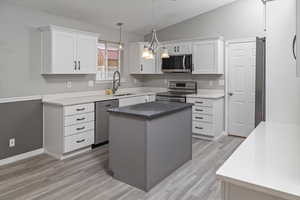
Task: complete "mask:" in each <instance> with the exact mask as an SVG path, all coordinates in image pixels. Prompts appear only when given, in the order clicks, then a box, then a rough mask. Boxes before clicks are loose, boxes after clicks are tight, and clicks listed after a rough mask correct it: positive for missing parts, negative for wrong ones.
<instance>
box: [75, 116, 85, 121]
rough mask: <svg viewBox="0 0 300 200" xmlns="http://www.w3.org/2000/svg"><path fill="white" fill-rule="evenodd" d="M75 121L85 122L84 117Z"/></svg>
mask: <svg viewBox="0 0 300 200" xmlns="http://www.w3.org/2000/svg"><path fill="white" fill-rule="evenodd" d="M76 120H77V121H83V120H85V117H83V118H78V119H76Z"/></svg>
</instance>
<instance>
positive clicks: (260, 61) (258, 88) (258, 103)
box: [255, 37, 266, 127]
mask: <svg viewBox="0 0 300 200" xmlns="http://www.w3.org/2000/svg"><path fill="white" fill-rule="evenodd" d="M265 119H266V38H259V37H257V38H256V77H255V127H256V126H257V125H258V124H259V123H260V122H262V121H265Z"/></svg>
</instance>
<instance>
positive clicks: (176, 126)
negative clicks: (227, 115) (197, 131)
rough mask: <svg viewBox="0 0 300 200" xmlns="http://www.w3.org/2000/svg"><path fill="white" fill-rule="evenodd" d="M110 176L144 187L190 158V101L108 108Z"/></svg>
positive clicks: (161, 178)
mask: <svg viewBox="0 0 300 200" xmlns="http://www.w3.org/2000/svg"><path fill="white" fill-rule="evenodd" d="M109 112H110V116H109V140H110V154H109V162H110V168H111V170H112V172H113V176H114V177H115V178H116V179H118V180H120V181H122V182H125V183H127V184H129V185H132V186H135V187H137V188H139V189H142V190H144V191H149V190H150V189H151V188H152V187H153V186H155V185H156V184H157V183H159V182H160V181H161V180H163V179H164V178H165V177H166V176H168V175H170V174H171V173H172V172H173V171H174V170H176V169H177V168H179V167H180V166H181V165H183V164H184V163H186V162H187V161H189V160H191V159H192V104H185V103H175V102H151V103H144V104H137V105H132V106H128V107H122V108H113V109H110V110H109Z"/></svg>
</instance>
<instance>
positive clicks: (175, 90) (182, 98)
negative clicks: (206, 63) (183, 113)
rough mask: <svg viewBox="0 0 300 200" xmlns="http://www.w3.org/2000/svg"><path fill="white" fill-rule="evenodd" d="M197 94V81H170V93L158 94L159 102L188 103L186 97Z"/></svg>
mask: <svg viewBox="0 0 300 200" xmlns="http://www.w3.org/2000/svg"><path fill="white" fill-rule="evenodd" d="M195 93H197V82H196V81H170V82H169V86H168V92H163V93H158V94H157V95H156V100H157V101H169V102H180V103H186V96H187V95H189V94H195Z"/></svg>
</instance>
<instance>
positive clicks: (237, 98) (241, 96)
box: [227, 41, 256, 137]
mask: <svg viewBox="0 0 300 200" xmlns="http://www.w3.org/2000/svg"><path fill="white" fill-rule="evenodd" d="M227 56H228V57H227V62H228V132H229V134H230V135H236V136H241V137H247V136H248V135H249V134H250V133H251V131H252V130H253V129H254V122H255V65H256V64H255V63H256V42H255V41H249V42H236V43H234V42H233V43H228V46H227Z"/></svg>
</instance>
